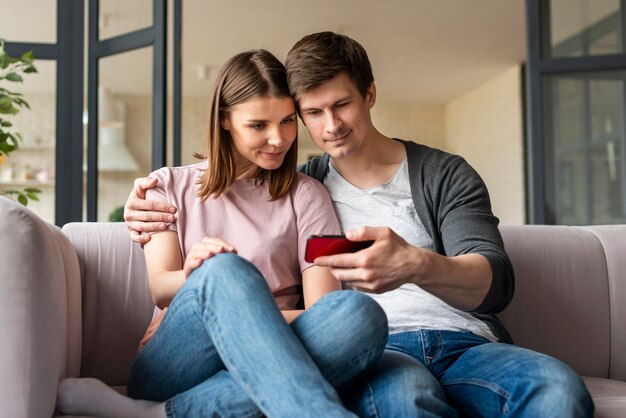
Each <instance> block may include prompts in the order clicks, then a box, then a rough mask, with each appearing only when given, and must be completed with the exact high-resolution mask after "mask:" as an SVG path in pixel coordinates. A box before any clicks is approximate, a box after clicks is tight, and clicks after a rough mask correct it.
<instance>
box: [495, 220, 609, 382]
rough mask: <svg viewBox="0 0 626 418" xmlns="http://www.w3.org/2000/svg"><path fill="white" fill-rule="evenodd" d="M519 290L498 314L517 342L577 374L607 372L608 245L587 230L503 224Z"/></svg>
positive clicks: (507, 248)
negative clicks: (556, 360) (605, 250)
mask: <svg viewBox="0 0 626 418" xmlns="http://www.w3.org/2000/svg"><path fill="white" fill-rule="evenodd" d="M500 230H501V232H502V237H503V239H504V244H505V247H506V251H507V253H508V254H509V256H510V258H511V262H512V263H513V268H514V270H515V296H514V297H513V301H512V302H511V304H510V305H509V306H508V307H507V308H506V309H505V311H504V312H502V314H501V315H500V318H501V319H502V320H503V322H504V324H505V326H506V327H507V329H508V330H509V332H510V333H511V335H512V337H513V340H514V342H515V343H516V344H517V345H520V346H522V347H527V348H531V349H533V350H537V351H540V352H543V353H546V354H549V355H552V356H554V357H556V358H558V359H560V360H562V361H563V362H565V363H566V364H568V365H569V366H571V367H572V368H573V369H574V370H576V371H577V372H578V373H579V374H581V375H585V376H594V377H608V376H609V364H610V363H609V362H610V351H611V349H610V345H611V340H610V338H611V335H610V320H611V318H610V313H609V283H608V273H607V264H606V259H605V254H604V248H603V245H602V243H601V242H600V240H599V239H598V237H597V236H596V235H595V234H594V233H592V232H591V231H589V230H586V229H583V228H573V227H566V226H541V225H520V226H514V225H503V226H501V227H500Z"/></svg>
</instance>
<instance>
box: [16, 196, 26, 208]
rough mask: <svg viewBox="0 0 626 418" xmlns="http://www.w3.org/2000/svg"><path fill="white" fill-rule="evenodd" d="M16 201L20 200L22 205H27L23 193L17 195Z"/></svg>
mask: <svg viewBox="0 0 626 418" xmlns="http://www.w3.org/2000/svg"><path fill="white" fill-rule="evenodd" d="M17 201H18V202H20V203H21V204H22V205H24V206H27V205H28V199H26V196H24V195H23V194H19V195H18V196H17Z"/></svg>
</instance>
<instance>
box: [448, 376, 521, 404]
mask: <svg viewBox="0 0 626 418" xmlns="http://www.w3.org/2000/svg"><path fill="white" fill-rule="evenodd" d="M452 385H472V386H480V387H483V388H485V389H488V390H490V391H492V392H495V393H496V394H498V395H499V396H502V397H503V398H505V399H506V400H507V401H508V400H509V397H510V396H511V394H510V393H509V392H508V391H507V390H506V389H504V388H503V387H501V386H499V385H496V384H493V383H491V382H487V381H485V380H480V379H452V380H449V381H446V382H441V386H452Z"/></svg>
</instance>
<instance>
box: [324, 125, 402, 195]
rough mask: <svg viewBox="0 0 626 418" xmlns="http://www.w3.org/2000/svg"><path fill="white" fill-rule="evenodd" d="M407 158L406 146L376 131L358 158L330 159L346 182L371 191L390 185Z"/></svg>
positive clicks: (355, 155) (356, 155) (359, 151)
mask: <svg viewBox="0 0 626 418" xmlns="http://www.w3.org/2000/svg"><path fill="white" fill-rule="evenodd" d="M405 155H406V150H405V148H404V144H402V143H401V142H398V141H396V140H394V139H391V138H389V137H386V136H384V135H383V134H381V133H380V132H378V131H374V134H373V135H372V136H371V137H369V138H367V140H366V141H365V142H364V143H363V145H362V146H361V148H360V149H359V150H358V152H357V153H355V154H354V155H351V156H349V157H346V158H341V159H336V158H332V157H331V159H330V160H331V163H332V164H333V167H334V168H335V170H337V172H338V173H339V174H341V176H342V177H343V178H344V179H346V180H347V181H349V182H350V183H351V184H353V185H354V186H356V187H358V188H360V189H368V188H371V187H374V186H378V185H380V184H384V183H387V182H389V180H391V178H392V177H393V175H394V174H395V173H396V171H397V169H398V167H399V165H400V163H402V160H403V159H404V156H405Z"/></svg>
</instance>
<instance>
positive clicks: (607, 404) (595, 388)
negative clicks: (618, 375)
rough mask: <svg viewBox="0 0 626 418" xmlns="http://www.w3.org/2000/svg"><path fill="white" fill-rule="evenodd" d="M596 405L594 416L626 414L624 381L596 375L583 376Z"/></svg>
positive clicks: (617, 417)
mask: <svg viewBox="0 0 626 418" xmlns="http://www.w3.org/2000/svg"><path fill="white" fill-rule="evenodd" d="M583 381H584V382H585V385H587V388H588V389H589V393H591V397H592V398H593V402H594V403H595V405H596V414H595V418H623V417H624V416H626V382H622V381H619V380H612V379H602V378H598V377H583Z"/></svg>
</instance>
